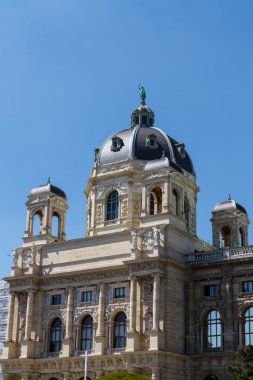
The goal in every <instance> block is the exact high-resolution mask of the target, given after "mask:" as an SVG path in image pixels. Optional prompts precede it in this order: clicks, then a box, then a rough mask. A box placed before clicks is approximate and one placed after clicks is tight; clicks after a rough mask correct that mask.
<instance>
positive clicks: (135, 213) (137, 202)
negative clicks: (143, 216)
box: [133, 200, 140, 216]
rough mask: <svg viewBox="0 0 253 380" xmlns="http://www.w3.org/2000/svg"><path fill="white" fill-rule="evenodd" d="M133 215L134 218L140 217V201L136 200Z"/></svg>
mask: <svg viewBox="0 0 253 380" xmlns="http://www.w3.org/2000/svg"><path fill="white" fill-rule="evenodd" d="M133 206H134V207H133V214H134V216H139V215H140V202H139V201H138V200H135V201H134V202H133Z"/></svg>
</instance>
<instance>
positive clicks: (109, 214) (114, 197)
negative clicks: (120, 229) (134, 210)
mask: <svg viewBox="0 0 253 380" xmlns="http://www.w3.org/2000/svg"><path fill="white" fill-rule="evenodd" d="M118 215H119V193H118V192H117V190H113V191H112V192H111V193H110V194H109V195H108V198H107V204H106V220H114V219H118Z"/></svg>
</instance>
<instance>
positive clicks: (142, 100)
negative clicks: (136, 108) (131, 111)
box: [139, 84, 146, 106]
mask: <svg viewBox="0 0 253 380" xmlns="http://www.w3.org/2000/svg"><path fill="white" fill-rule="evenodd" d="M139 90H140V97H141V105H142V106H145V104H146V92H145V89H144V87H143V86H141V85H140V84H139Z"/></svg>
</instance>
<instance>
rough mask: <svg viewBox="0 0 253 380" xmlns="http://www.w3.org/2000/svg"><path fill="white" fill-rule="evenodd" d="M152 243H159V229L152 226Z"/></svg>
mask: <svg viewBox="0 0 253 380" xmlns="http://www.w3.org/2000/svg"><path fill="white" fill-rule="evenodd" d="M153 238H154V245H159V242H160V230H159V228H158V227H154V228H153Z"/></svg>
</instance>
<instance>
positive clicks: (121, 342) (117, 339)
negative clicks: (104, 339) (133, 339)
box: [113, 311, 127, 349]
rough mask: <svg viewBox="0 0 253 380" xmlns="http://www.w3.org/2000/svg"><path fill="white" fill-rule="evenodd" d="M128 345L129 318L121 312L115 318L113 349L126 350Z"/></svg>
mask: <svg viewBox="0 0 253 380" xmlns="http://www.w3.org/2000/svg"><path fill="white" fill-rule="evenodd" d="M126 344H127V316H126V314H125V313H124V312H123V311H120V312H119V313H118V314H117V315H116V316H115V318H114V328H113V348H114V349H124V348H126Z"/></svg>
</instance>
